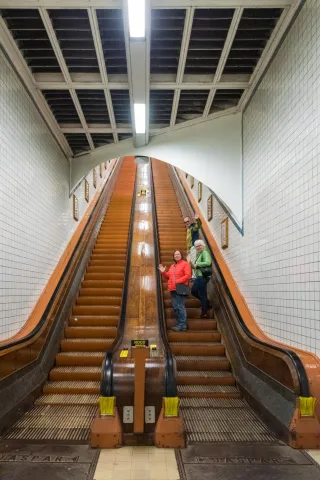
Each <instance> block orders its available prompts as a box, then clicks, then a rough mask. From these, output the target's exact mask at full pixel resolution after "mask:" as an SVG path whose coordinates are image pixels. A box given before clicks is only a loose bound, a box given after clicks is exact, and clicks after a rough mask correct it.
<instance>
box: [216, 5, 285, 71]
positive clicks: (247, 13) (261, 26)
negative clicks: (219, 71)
mask: <svg viewBox="0 0 320 480" xmlns="http://www.w3.org/2000/svg"><path fill="white" fill-rule="evenodd" d="M281 13H282V9H281V8H245V9H244V11H243V14H242V17H241V20H240V23H239V26H238V30H237V32H236V35H235V37H234V41H233V44H232V47H231V50H230V53H229V56H228V59H227V62H226V64H225V67H224V72H223V73H224V74H226V73H229V74H237V73H240V74H242V73H249V74H251V73H253V71H254V69H255V67H256V64H257V63H258V60H259V59H260V57H261V54H262V52H263V50H264V48H265V46H266V44H267V42H268V40H269V38H270V36H271V34H272V32H273V30H274V27H275V26H276V24H277V21H278V20H279V17H280V15H281Z"/></svg>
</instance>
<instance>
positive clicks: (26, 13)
mask: <svg viewBox="0 0 320 480" xmlns="http://www.w3.org/2000/svg"><path fill="white" fill-rule="evenodd" d="M1 16H2V17H3V18H4V20H5V22H6V24H7V26H8V28H9V30H10V32H11V33H12V36H13V38H14V39H15V41H16V43H17V45H18V47H19V49H20V51H21V53H22V55H23V56H24V58H25V60H26V62H27V64H28V66H29V68H30V70H31V71H32V72H34V73H37V72H60V71H61V70H60V67H59V63H58V60H57V58H56V56H55V53H54V51H53V48H52V46H51V43H50V40H49V37H48V34H47V32H46V29H45V27H44V25H43V22H42V19H41V16H40V13H39V11H38V10H37V9H15V8H13V9H4V10H1Z"/></svg>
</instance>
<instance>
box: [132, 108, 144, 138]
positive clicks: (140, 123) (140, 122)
mask: <svg viewBox="0 0 320 480" xmlns="http://www.w3.org/2000/svg"><path fill="white" fill-rule="evenodd" d="M133 107H134V124H135V128H136V133H146V104H145V103H135V104H134V105H133Z"/></svg>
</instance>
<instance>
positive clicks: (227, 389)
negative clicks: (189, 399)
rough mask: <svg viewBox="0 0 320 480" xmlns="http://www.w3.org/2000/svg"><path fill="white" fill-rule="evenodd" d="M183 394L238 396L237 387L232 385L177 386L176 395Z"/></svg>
mask: <svg viewBox="0 0 320 480" xmlns="http://www.w3.org/2000/svg"><path fill="white" fill-rule="evenodd" d="M185 393H226V394H235V395H239V390H238V389H237V387H235V386H232V385H178V394H180V395H182V394H185Z"/></svg>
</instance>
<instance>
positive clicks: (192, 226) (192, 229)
mask: <svg viewBox="0 0 320 480" xmlns="http://www.w3.org/2000/svg"><path fill="white" fill-rule="evenodd" d="M183 222H184V224H185V226H186V229H187V252H188V253H189V254H190V250H191V248H192V247H193V245H194V242H195V241H196V240H199V230H200V228H201V225H202V222H201V220H200V218H199V215H198V214H197V213H196V214H195V216H194V219H193V220H191V219H190V217H185V218H184V219H183Z"/></svg>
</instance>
